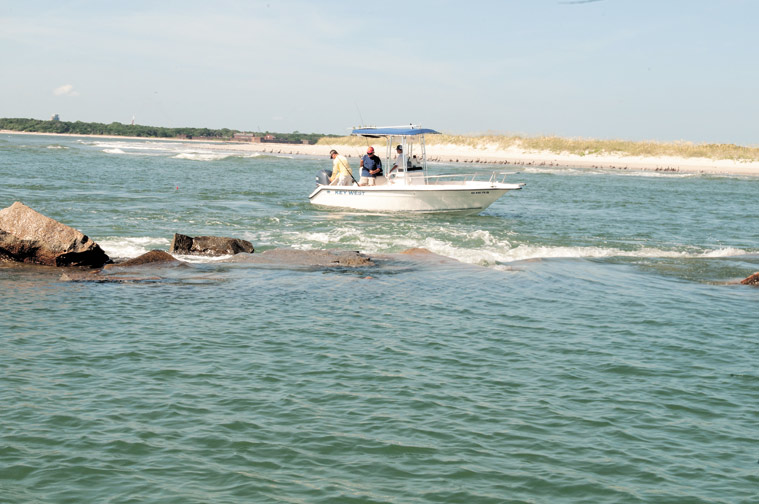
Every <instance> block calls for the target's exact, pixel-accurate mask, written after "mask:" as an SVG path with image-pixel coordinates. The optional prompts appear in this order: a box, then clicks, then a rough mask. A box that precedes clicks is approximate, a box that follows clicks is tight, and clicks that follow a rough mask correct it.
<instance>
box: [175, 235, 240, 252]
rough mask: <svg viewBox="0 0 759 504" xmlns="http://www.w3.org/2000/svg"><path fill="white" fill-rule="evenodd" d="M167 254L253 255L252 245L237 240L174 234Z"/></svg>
mask: <svg viewBox="0 0 759 504" xmlns="http://www.w3.org/2000/svg"><path fill="white" fill-rule="evenodd" d="M169 252H171V253H172V254H184V255H207V256H220V255H234V254H239V253H240V252H246V253H248V254H252V253H253V244H252V243H250V242H249V241H247V240H241V239H239V238H225V237H222V236H196V237H194V238H193V237H192V236H187V235H183V234H179V233H176V234H175V235H174V239H173V240H172V241H171V248H170V249H169Z"/></svg>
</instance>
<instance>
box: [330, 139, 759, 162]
mask: <svg viewBox="0 0 759 504" xmlns="http://www.w3.org/2000/svg"><path fill="white" fill-rule="evenodd" d="M425 142H426V143H427V145H441V144H443V145H454V146H462V147H467V148H470V149H475V150H478V149H483V150H484V149H492V148H495V149H498V150H507V149H520V150H525V151H536V152H541V151H542V152H552V153H555V154H574V155H578V156H587V155H613V156H640V157H665V156H672V157H681V158H706V159H712V160H719V159H729V160H733V161H759V147H744V146H740V145H734V144H706V143H701V144H699V143H693V142H684V141H683V142H657V141H639V142H634V141H630V140H596V139H588V138H562V137H557V136H536V137H529V136H519V135H512V136H510V135H490V134H488V135H445V134H443V135H427V136H426V137H425ZM317 143H318V144H322V145H326V144H328V143H331V144H335V145H336V144H340V145H356V146H358V145H364V144H366V139H365V138H363V137H354V136H348V137H340V138H329V139H321V140H320V141H319V142H317Z"/></svg>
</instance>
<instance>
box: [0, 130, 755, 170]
mask: <svg viewBox="0 0 759 504" xmlns="http://www.w3.org/2000/svg"><path fill="white" fill-rule="evenodd" d="M0 133H2V134H39V135H48V136H73V137H83V136H88V135H56V134H49V133H20V132H16V131H6V130H0ZM90 136H93V137H98V138H122V139H126V138H134V139H137V140H144V141H150V140H154V141H161V142H163V141H173V142H186V143H192V144H193V145H197V146H198V147H202V148H204V149H209V150H221V151H228V152H243V153H244V152H265V153H272V154H294V155H306V156H316V157H322V156H323V157H325V158H327V157H328V155H329V151H330V149H335V150H337V151H338V152H340V153H341V154H344V155H346V156H348V157H349V158H357V157H359V156H361V155H363V154H364V152H365V148H364V147H363V146H357V145H336V144H333V145H304V144H276V143H246V142H222V141H218V142H216V141H204V140H179V139H172V138H154V139H150V138H144V137H120V136H105V135H90ZM380 144H382V145H380ZM374 147H375V148H376V149H377V152H378V154H379V155H380V156H382V155H383V153H384V141H381V140H380V141H379V142H377V143H376V145H375V146H374ZM427 158H428V160H429V161H439V162H452V163H486V164H508V165H519V166H537V167H580V168H600V169H614V170H632V171H662V172H680V173H703V174H717V175H720V174H721V175H750V176H759V162H756V161H751V162H749V161H733V160H729V159H721V160H715V159H706V158H681V157H666V156H661V157H640V156H614V155H598V154H589V155H586V156H578V155H575V154H567V153H563V154H557V153H554V152H548V151H529V150H524V149H519V148H514V147H512V148H508V149H499V148H497V147H495V146H488V147H479V148H475V147H470V146H462V145H452V144H428V145H427Z"/></svg>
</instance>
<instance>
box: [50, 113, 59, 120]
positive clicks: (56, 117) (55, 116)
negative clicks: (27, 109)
mask: <svg viewBox="0 0 759 504" xmlns="http://www.w3.org/2000/svg"><path fill="white" fill-rule="evenodd" d="M50 120H51V121H60V120H61V118H60V117H58V114H53V115H52V116H51V117H50Z"/></svg>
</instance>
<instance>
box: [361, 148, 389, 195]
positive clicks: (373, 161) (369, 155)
mask: <svg viewBox="0 0 759 504" xmlns="http://www.w3.org/2000/svg"><path fill="white" fill-rule="evenodd" d="M384 182H385V177H384V176H383V175H382V160H381V159H380V158H379V157H378V156H376V155H375V154H374V147H369V148H368V149H366V154H365V155H364V157H362V158H361V178H360V179H358V185H360V186H366V185H368V186H373V185H382V184H383V183H384Z"/></svg>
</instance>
